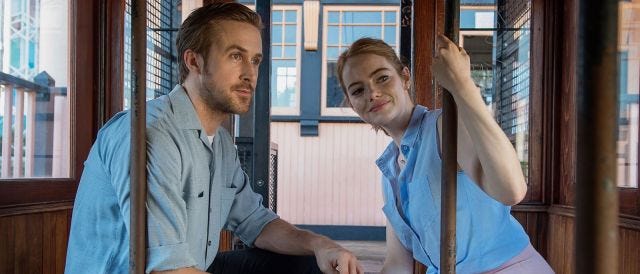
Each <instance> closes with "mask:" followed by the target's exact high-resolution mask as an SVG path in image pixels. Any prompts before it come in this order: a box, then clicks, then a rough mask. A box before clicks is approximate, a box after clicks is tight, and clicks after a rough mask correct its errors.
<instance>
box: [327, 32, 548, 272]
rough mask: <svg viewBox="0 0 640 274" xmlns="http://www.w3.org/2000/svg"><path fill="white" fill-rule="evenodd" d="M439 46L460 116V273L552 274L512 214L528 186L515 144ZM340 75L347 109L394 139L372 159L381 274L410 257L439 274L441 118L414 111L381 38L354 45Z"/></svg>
mask: <svg viewBox="0 0 640 274" xmlns="http://www.w3.org/2000/svg"><path fill="white" fill-rule="evenodd" d="M437 42H438V44H437V46H438V51H437V54H436V57H435V59H434V63H433V65H432V70H433V73H434V76H435V78H436V80H437V81H438V83H439V84H440V85H442V86H443V87H444V88H446V89H447V90H450V91H451V94H452V95H453V97H454V100H455V101H456V104H457V106H458V115H459V122H458V135H459V136H458V167H459V171H458V174H457V180H458V191H457V193H458V198H457V231H456V235H457V256H456V260H457V262H456V269H457V271H458V273H534V272H535V273H553V271H552V270H551V268H550V267H549V265H548V264H547V263H546V262H545V261H544V259H543V258H542V257H541V256H540V254H538V252H536V251H535V249H533V247H532V246H531V244H530V243H529V238H528V236H527V234H526V233H525V232H524V230H523V228H522V226H521V225H520V224H519V223H518V222H517V221H516V220H515V219H514V218H513V217H512V216H511V215H510V206H511V205H514V204H517V203H519V202H520V201H521V200H522V199H523V198H524V196H525V194H526V191H527V186H526V183H525V180H524V176H523V174H522V169H521V167H520V162H519V161H518V158H517V157H516V153H515V151H514V149H513V146H512V145H511V143H510V142H509V140H508V139H507V137H506V136H505V135H504V133H503V132H502V130H501V129H500V127H499V126H498V125H497V124H496V122H495V121H494V119H493V117H492V116H491V114H490V113H489V112H488V111H487V110H486V107H485V104H484V102H483V100H482V98H481V96H480V92H479V90H478V88H477V87H476V85H475V84H474V82H473V80H472V78H471V73H470V64H469V63H470V62H469V56H468V55H467V54H466V52H465V51H464V49H462V48H458V47H457V46H456V45H454V44H453V43H452V42H451V41H449V40H448V39H447V38H445V37H444V36H439V37H438V41H437ZM337 72H338V79H339V80H340V85H341V86H342V89H343V91H344V93H345V98H346V100H347V102H348V103H349V104H350V106H351V107H352V108H353V110H355V112H356V113H358V115H359V116H360V118H362V119H363V120H364V121H365V122H367V123H369V124H371V125H372V126H373V127H374V128H375V129H382V130H384V132H385V133H387V134H388V135H389V136H391V137H392V139H393V141H392V142H391V143H390V144H389V146H388V147H387V149H386V150H385V151H384V152H383V153H382V155H381V157H380V158H379V159H378V160H377V161H376V164H377V165H378V167H379V169H380V171H381V172H382V174H383V179H382V185H383V187H382V189H383V196H384V198H385V206H384V208H383V211H384V213H385V215H386V217H387V223H388V225H387V250H388V256H387V258H386V260H385V263H384V268H383V273H394V274H395V273H412V269H413V260H412V258H415V259H416V260H418V261H420V262H421V263H423V264H425V265H427V266H428V271H427V272H428V273H439V264H440V253H439V252H440V195H441V193H440V192H441V191H440V173H441V172H440V170H441V164H442V162H441V158H440V157H441V149H440V147H441V141H440V140H441V128H442V125H441V118H440V117H441V115H440V114H441V111H440V110H434V111H430V110H427V109H426V108H425V107H423V106H420V105H415V104H414V103H413V101H412V99H411V95H410V90H411V81H410V73H409V69H408V68H407V67H406V66H404V65H403V64H402V62H401V61H400V60H399V58H398V56H397V55H396V54H395V52H394V50H393V49H392V48H391V47H389V45H387V44H385V43H384V42H383V41H381V40H377V39H371V38H363V39H360V40H358V41H356V42H355V43H353V44H352V45H351V47H350V48H349V49H348V50H347V51H345V52H344V53H342V54H341V55H340V58H339V59H338V69H337Z"/></svg>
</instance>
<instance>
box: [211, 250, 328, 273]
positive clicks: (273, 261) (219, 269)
mask: <svg viewBox="0 0 640 274" xmlns="http://www.w3.org/2000/svg"><path fill="white" fill-rule="evenodd" d="M207 272H209V273H213V274H321V273H322V272H321V271H320V269H319V268H318V264H317V263H316V258H315V257H314V256H292V255H282V254H277V253H273V252H270V251H266V250H263V249H259V248H249V249H242V250H236V251H228V252H220V253H218V255H217V256H216V258H215V260H213V263H212V264H211V266H209V268H208V269H207Z"/></svg>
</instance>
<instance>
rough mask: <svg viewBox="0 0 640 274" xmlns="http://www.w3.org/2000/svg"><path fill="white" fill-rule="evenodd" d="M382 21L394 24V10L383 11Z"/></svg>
mask: <svg viewBox="0 0 640 274" xmlns="http://www.w3.org/2000/svg"><path fill="white" fill-rule="evenodd" d="M384 23H385V24H390V23H393V24H395V23H396V12H395V11H386V12H385V13H384Z"/></svg>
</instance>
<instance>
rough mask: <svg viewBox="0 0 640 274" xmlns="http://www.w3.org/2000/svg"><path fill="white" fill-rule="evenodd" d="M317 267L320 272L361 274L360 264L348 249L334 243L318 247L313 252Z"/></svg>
mask: <svg viewBox="0 0 640 274" xmlns="http://www.w3.org/2000/svg"><path fill="white" fill-rule="evenodd" d="M315 255H316V261H317V262H318V267H320V270H322V273H330V274H334V273H340V274H362V273H364V272H363V271H362V266H360V263H359V262H358V259H357V258H356V256H354V255H353V254H352V253H351V252H349V251H348V250H346V249H344V248H342V247H340V246H338V245H335V246H331V247H326V248H320V249H318V250H317V251H316V252H315Z"/></svg>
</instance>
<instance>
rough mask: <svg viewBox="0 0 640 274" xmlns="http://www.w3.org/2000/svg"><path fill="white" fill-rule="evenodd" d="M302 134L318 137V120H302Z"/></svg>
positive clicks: (303, 135)
mask: <svg viewBox="0 0 640 274" xmlns="http://www.w3.org/2000/svg"><path fill="white" fill-rule="evenodd" d="M300 136H302V137H317V136H318V120H300Z"/></svg>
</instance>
